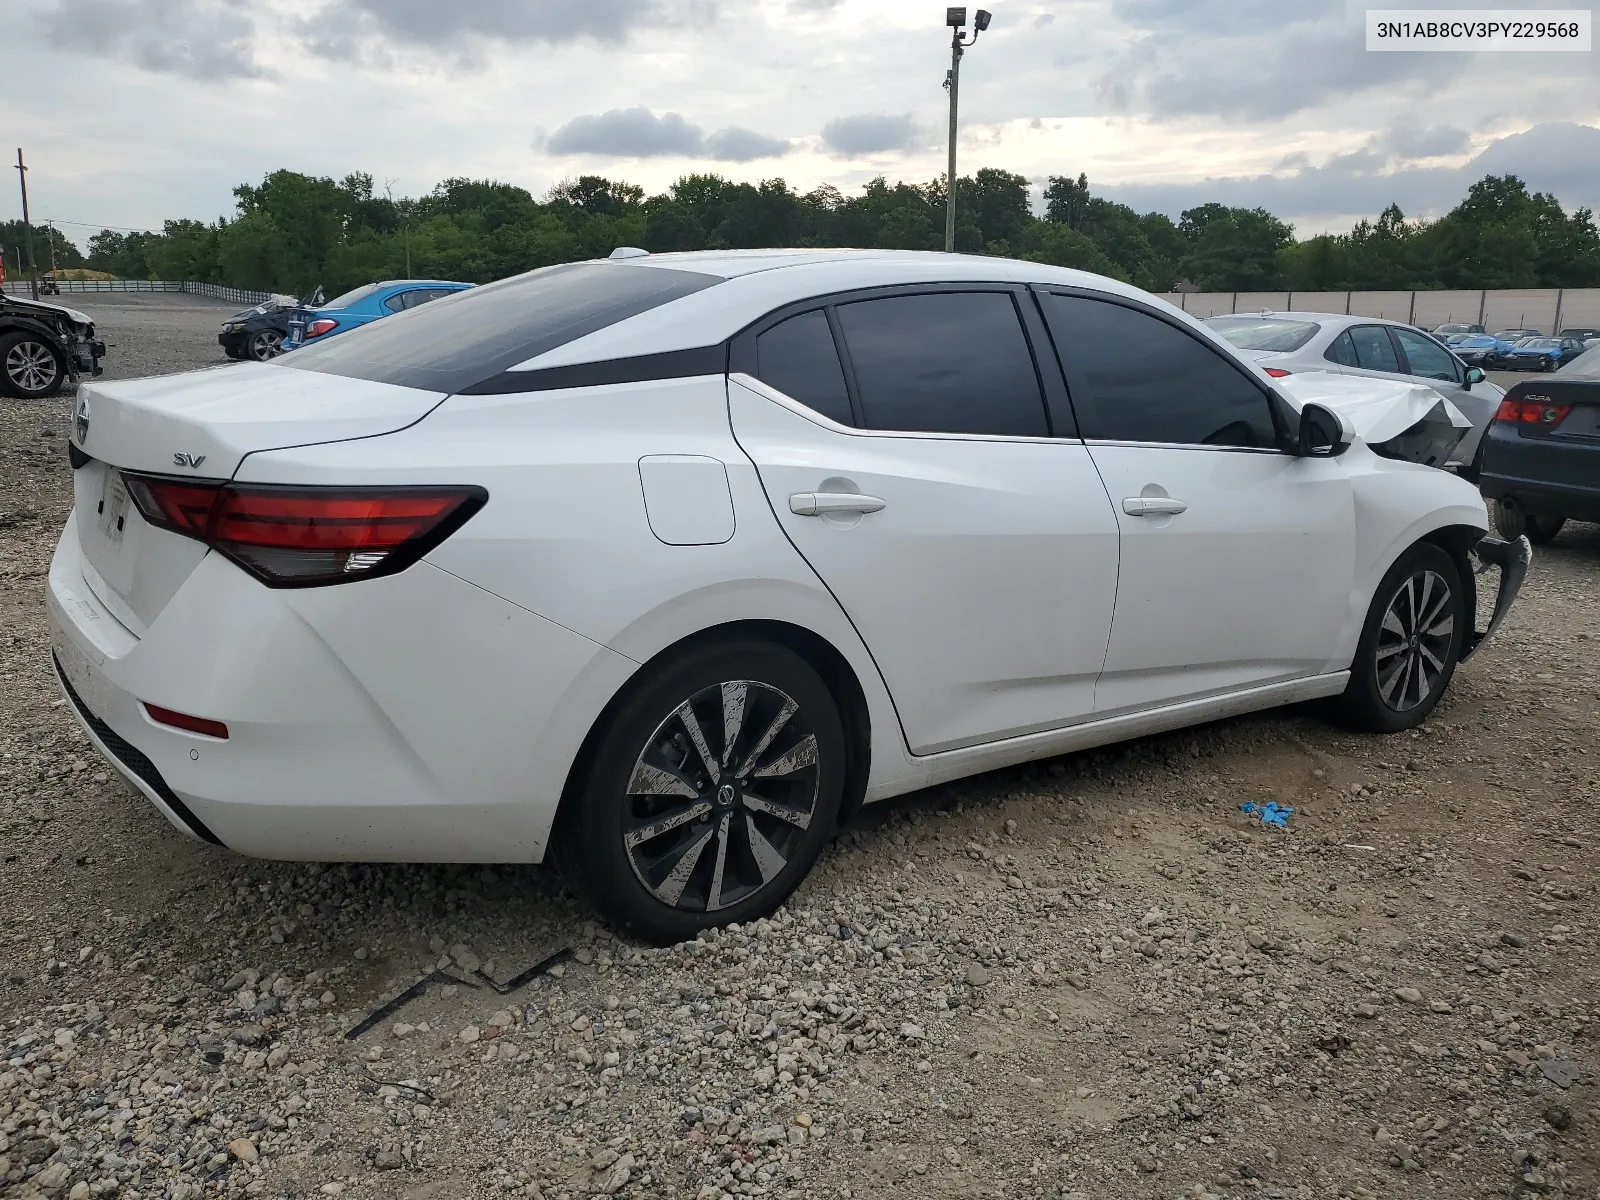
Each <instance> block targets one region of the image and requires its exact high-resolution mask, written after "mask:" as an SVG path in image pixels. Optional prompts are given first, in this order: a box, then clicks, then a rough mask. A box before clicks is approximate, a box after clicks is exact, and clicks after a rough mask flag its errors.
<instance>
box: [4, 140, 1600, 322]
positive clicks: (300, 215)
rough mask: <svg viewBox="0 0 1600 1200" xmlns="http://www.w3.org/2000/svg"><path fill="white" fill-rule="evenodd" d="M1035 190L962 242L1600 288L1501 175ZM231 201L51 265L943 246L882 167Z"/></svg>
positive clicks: (253, 278) (925, 213)
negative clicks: (1345, 214)
mask: <svg viewBox="0 0 1600 1200" xmlns="http://www.w3.org/2000/svg"><path fill="white" fill-rule="evenodd" d="M1028 186H1029V185H1028V180H1027V179H1026V178H1025V177H1024V176H1021V175H1017V174H1013V173H1011V172H1009V171H1002V170H997V169H992V168H985V169H983V170H980V171H978V172H977V173H976V174H974V175H971V176H964V177H962V178H961V180H960V182H959V188H958V191H957V210H956V211H957V216H956V247H957V249H959V250H961V251H964V252H969V253H979V254H994V255H1003V256H1009V257H1016V258H1024V259H1030V260H1033V261H1036V262H1044V263H1051V264H1054V265H1057V266H1065V267H1077V268H1080V269H1083V270H1088V271H1094V272H1097V273H1100V274H1103V275H1110V276H1114V277H1116V278H1118V279H1123V280H1126V281H1128V282H1130V283H1133V284H1135V285H1137V286H1139V287H1142V288H1145V289H1147V290H1150V291H1155V292H1164V291H1171V290H1173V289H1174V288H1177V287H1192V288H1198V289H1200V290H1203V291H1273V290H1279V289H1285V288H1292V289H1294V290H1296V291H1320V290H1343V289H1346V288H1351V289H1359V290H1368V289H1388V288H1394V289H1411V288H1417V289H1428V288H1440V287H1450V288H1512V287H1586V286H1600V228H1597V226H1596V222H1595V218H1594V214H1593V213H1592V212H1591V211H1590V210H1589V209H1587V208H1583V209H1579V210H1577V211H1576V212H1573V213H1570V214H1569V213H1567V212H1566V211H1565V210H1564V209H1563V208H1562V206H1561V204H1560V202H1559V201H1558V200H1557V199H1556V198H1555V197H1554V196H1552V195H1549V194H1547V193H1542V192H1533V193H1530V192H1529V190H1528V188H1527V186H1526V185H1525V184H1524V183H1523V182H1522V180H1520V179H1518V178H1517V177H1516V176H1514V175H1504V176H1493V175H1491V176H1487V177H1485V178H1484V179H1482V180H1480V181H1479V182H1477V183H1474V184H1472V185H1471V187H1470V188H1469V189H1468V191H1467V195H1466V197H1465V198H1464V199H1463V200H1462V201H1461V203H1460V204H1458V205H1457V206H1456V207H1455V208H1453V209H1452V210H1451V211H1450V212H1449V213H1447V214H1446V215H1445V216H1443V217H1441V218H1439V219H1438V220H1435V221H1414V220H1410V219H1408V218H1407V217H1406V215H1405V214H1404V213H1403V212H1401V210H1400V209H1399V207H1398V206H1396V205H1390V206H1389V207H1388V208H1386V209H1385V210H1384V211H1383V213H1382V214H1381V215H1379V216H1378V217H1377V218H1376V219H1375V220H1362V221H1360V222H1359V223H1358V224H1357V225H1356V226H1355V228H1354V229H1352V230H1351V231H1350V232H1349V233H1347V234H1322V235H1318V236H1316V237H1311V238H1307V239H1305V240H1303V241H1302V240H1296V238H1295V236H1294V230H1293V228H1292V227H1291V226H1290V225H1289V224H1287V223H1286V222H1284V221H1281V220H1279V219H1278V218H1277V217H1275V216H1273V214H1271V213H1270V212H1267V211H1266V210H1265V209H1262V208H1252V209H1247V208H1231V207H1227V206H1225V205H1221V204H1214V203H1213V204H1202V205H1200V206H1199V207H1197V208H1191V209H1189V210H1187V211H1185V212H1183V213H1182V214H1181V215H1180V216H1179V218H1178V220H1177V221H1173V220H1172V219H1170V218H1169V217H1167V216H1165V215H1164V214H1162V213H1154V212H1151V213H1139V212H1135V211H1134V210H1133V209H1132V208H1130V207H1129V206H1128V205H1126V204H1119V203H1116V202H1115V201H1112V200H1108V199H1106V198H1104V197H1102V196H1096V195H1094V194H1092V193H1091V191H1090V188H1089V181H1088V179H1087V178H1086V177H1085V176H1084V175H1081V174H1080V175H1078V176H1077V177H1076V178H1072V177H1070V176H1054V175H1053V176H1050V177H1049V179H1048V181H1047V184H1046V186H1045V189H1044V213H1043V215H1042V216H1036V215H1034V213H1033V211H1032V210H1031V208H1030V205H1029V197H1028ZM234 196H235V199H236V201H237V212H236V213H235V215H233V216H231V217H227V218H222V219H219V220H217V221H214V222H209V223H208V222H203V221H195V220H172V221H167V222H166V223H165V225H164V226H163V227H162V229H161V231H160V232H155V231H151V232H144V233H131V232H120V231H117V230H111V229H106V230H102V231H101V232H100V233H97V234H95V235H93V236H92V237H91V238H90V239H89V243H88V252H87V254H83V253H81V252H80V251H79V250H78V248H77V247H76V246H74V245H72V243H71V242H68V241H66V240H65V239H64V238H62V237H61V235H59V234H57V235H56V237H57V239H58V240H57V246H56V253H57V262H58V263H59V264H60V265H61V266H68V267H70V266H87V267H89V268H92V269H94V270H100V271H107V272H110V273H111V274H113V275H117V276H120V277H123V278H145V279H176V280H189V281H200V282H210V283H221V284H228V285H231V286H234V287H242V288H252V289H257V290H262V291H276V292H287V293H293V294H297V295H298V294H303V293H305V292H309V291H310V290H311V289H312V288H313V287H315V286H317V285H319V284H320V285H321V286H322V287H324V288H325V289H326V290H327V292H328V294H329V295H333V294H334V293H335V292H337V291H342V290H344V289H345V288H347V287H351V286H354V285H356V284H359V283H364V282H368V281H370V280H374V279H388V278H405V277H413V278H432V279H456V280H464V281H469V282H474V283H481V282H486V281H488V280H491V279H499V278H502V277H504V276H506V275H512V274H516V273H517V272H519V271H526V270H529V269H531V268H534V267H541V266H547V265H550V264H553V263H559V262H570V261H572V260H574V259H581V258H593V257H603V256H605V255H606V254H609V253H610V252H611V251H612V250H613V249H614V248H615V247H617V246H624V245H629V246H642V247H643V248H645V249H646V250H651V251H655V252H661V251H671V250H704V249H720V248H754V247H767V246H860V247H875V248H893V249H913V250H934V249H939V248H941V247H942V246H943V244H944V205H945V186H944V181H943V179H942V178H941V179H936V180H933V181H932V182H930V183H925V184H917V183H904V182H902V183H895V184H890V183H889V182H887V180H885V179H883V178H882V177H880V178H877V179H874V180H872V181H871V182H870V183H868V184H866V185H865V186H864V187H863V188H862V190H861V192H860V194H858V195H852V196H847V195H845V194H844V193H842V192H841V191H839V190H838V189H837V188H835V187H832V186H830V185H823V186H821V187H818V188H815V189H813V190H812V191H809V192H805V193H799V192H797V191H795V190H794V189H793V188H791V187H790V186H789V185H788V184H787V183H785V182H784V181H783V180H782V179H769V180H766V181H764V182H762V183H759V184H750V183H735V182H733V181H731V180H728V179H724V178H722V177H721V176H718V175H711V174H691V175H685V176H684V177H683V178H681V179H679V180H678V181H677V182H676V183H674V184H673V185H672V186H671V187H669V188H668V189H667V190H666V191H665V192H663V193H661V194H660V195H654V196H646V195H645V192H644V189H643V188H641V187H639V186H637V185H635V184H630V183H624V182H619V181H616V180H611V179H606V178H603V177H601V176H598V175H584V176H581V177H579V178H577V179H573V180H569V181H567V182H564V183H562V184H560V185H559V186H557V187H555V188H554V189H552V190H551V191H550V193H549V194H548V195H546V196H545V197H544V198H543V199H542V200H541V199H536V198H535V197H534V196H533V195H532V194H531V193H530V192H528V191H527V190H526V189H524V188H520V187H516V186H514V185H512V184H508V183H499V182H495V181H493V180H473V179H447V180H445V181H444V182H442V183H440V184H439V185H438V186H437V187H435V188H434V189H433V190H432V191H431V192H429V193H428V194H427V195H424V196H420V197H415V198H401V199H395V198H393V197H391V196H388V195H380V194H377V193H376V192H375V190H374V187H373V180H372V177H371V176H370V175H365V174H361V173H354V174H351V175H347V176H346V177H345V178H344V179H342V180H339V181H335V180H333V179H328V178H316V177H312V176H308V175H303V174H300V173H298V172H295V171H286V170H285V171H275V172H273V173H272V174H270V175H268V176H267V177H266V178H265V179H263V180H262V182H261V183H260V185H259V186H252V185H249V184H243V185H240V186H239V187H237V188H235V189H234ZM12 224H13V225H15V224H16V223H15V222H13V223H12ZM34 234H35V244H36V247H38V246H40V245H42V243H41V242H40V240H39V239H40V237H41V233H40V231H39V230H38V229H35V231H34ZM19 235H20V230H17V231H13V230H12V229H11V228H10V227H9V226H0V238H3V239H4V243H3V244H4V245H6V246H7V247H13V246H16V245H19V244H20V242H21V238H20V236H19ZM63 243H65V244H64V245H63ZM8 253H9V250H8ZM69 258H71V259H72V260H74V261H68V259H69Z"/></svg>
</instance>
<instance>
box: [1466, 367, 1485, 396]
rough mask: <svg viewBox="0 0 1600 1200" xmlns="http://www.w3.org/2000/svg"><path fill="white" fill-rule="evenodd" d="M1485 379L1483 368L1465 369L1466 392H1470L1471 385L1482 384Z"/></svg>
mask: <svg viewBox="0 0 1600 1200" xmlns="http://www.w3.org/2000/svg"><path fill="white" fill-rule="evenodd" d="M1487 378H1488V376H1487V375H1485V374H1484V373H1483V368H1482V367H1468V368H1467V382H1466V388H1467V390H1468V391H1471V390H1472V385H1473V384H1475V383H1482V382H1483V381H1484V380H1485V379H1487Z"/></svg>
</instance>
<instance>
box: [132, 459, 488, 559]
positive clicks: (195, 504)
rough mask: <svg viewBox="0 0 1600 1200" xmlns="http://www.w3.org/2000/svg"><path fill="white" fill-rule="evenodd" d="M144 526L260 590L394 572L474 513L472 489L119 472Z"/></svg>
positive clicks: (478, 499)
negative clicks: (189, 545)
mask: <svg viewBox="0 0 1600 1200" xmlns="http://www.w3.org/2000/svg"><path fill="white" fill-rule="evenodd" d="M123 478H124V479H125V480H126V481H127V484H128V494H129V495H130V496H132V497H133V500H134V503H135V504H137V505H138V506H139V512H140V513H141V514H142V515H143V516H144V519H145V520H146V521H148V522H150V524H152V525H156V526H158V527H160V528H162V529H169V530H171V531H172V532H173V533H181V534H183V535H184V536H185V537H192V538H195V539H196V540H198V541H202V542H205V543H206V544H207V545H208V546H210V547H211V548H212V549H213V550H216V551H217V552H218V553H220V554H224V555H226V556H227V557H228V558H230V559H232V560H233V561H234V562H235V563H237V564H238V565H239V566H241V567H243V568H244V569H245V570H246V571H248V572H250V574H252V575H254V576H255V577H256V578H257V579H259V580H261V582H262V583H265V584H266V585H267V586H268V587H314V586H317V585H320V584H328V583H345V582H349V581H351V580H355V579H371V578H374V577H376V576H379V575H392V574H394V573H395V572H396V571H402V570H404V569H405V568H406V567H408V566H410V565H411V564H412V563H414V562H416V561H417V559H419V558H421V557H422V556H423V555H424V554H426V553H427V552H428V551H429V550H431V549H433V548H434V547H435V546H437V545H438V544H439V543H440V542H442V541H444V539H445V538H447V537H449V536H450V534H452V533H454V532H455V531H456V530H457V529H459V528H460V527H461V526H462V525H463V524H464V523H465V522H466V520H467V519H468V518H469V517H471V516H472V514H473V513H475V512H477V511H478V509H480V508H482V507H483V505H484V502H485V501H487V500H488V498H489V493H488V492H486V491H484V490H483V489H482V488H480V487H394V488H383V487H365V488H360V487H289V486H281V487H280V486H268V485H254V486H253V485H249V484H229V483H197V482H195V481H193V480H188V479H169V478H166V477H164V476H159V475H133V474H126V473H125V474H124V475H123Z"/></svg>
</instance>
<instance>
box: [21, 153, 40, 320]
mask: <svg viewBox="0 0 1600 1200" xmlns="http://www.w3.org/2000/svg"><path fill="white" fill-rule="evenodd" d="M17 178H18V179H20V180H21V181H22V233H23V237H24V238H25V239H26V240H27V243H28V268H29V271H28V274H29V280H28V294H29V295H31V296H32V297H33V298H34V299H35V300H37V299H38V298H39V262H38V260H37V259H35V258H34V257H33V226H32V225H30V224H29V223H28V168H27V165H26V164H25V163H24V162H23V161H22V147H21V146H18V147H17ZM19 258H20V255H19ZM17 266H18V267H21V266H22V263H21V262H20V261H19V262H18V263H17Z"/></svg>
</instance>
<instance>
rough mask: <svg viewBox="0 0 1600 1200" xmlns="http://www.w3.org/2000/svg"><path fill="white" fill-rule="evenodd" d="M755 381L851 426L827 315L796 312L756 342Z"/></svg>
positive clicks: (837, 355) (846, 396) (840, 370)
mask: <svg viewBox="0 0 1600 1200" xmlns="http://www.w3.org/2000/svg"><path fill="white" fill-rule="evenodd" d="M755 373H756V378H758V379H760V380H761V382H762V383H766V384H770V385H771V386H773V387H775V388H777V389H778V390H779V391H780V392H782V393H783V394H784V395H785V396H790V397H792V398H793V399H795V400H798V401H799V402H800V403H801V404H804V405H805V406H806V407H807V408H809V409H812V410H814V411H816V412H819V413H821V414H822V415H823V416H825V417H828V418H829V419H831V420H834V421H837V422H839V424H841V425H854V424H855V418H854V417H853V416H852V415H851V413H850V393H849V391H848V390H847V389H846V388H845V384H844V369H843V368H842V367H841V366H840V365H839V351H838V349H837V347H835V346H834V344H833V331H832V330H831V329H829V328H828V317H827V314H826V313H824V312H822V311H821V310H820V309H819V310H818V311H816V312H808V313H801V314H800V315H799V316H797V317H790V318H789V319H788V320H787V321H783V322H780V323H779V324H777V325H774V326H773V327H772V328H771V329H769V330H767V331H766V332H765V333H763V334H762V335H761V336H760V337H758V338H757V339H756V372H755Z"/></svg>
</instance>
